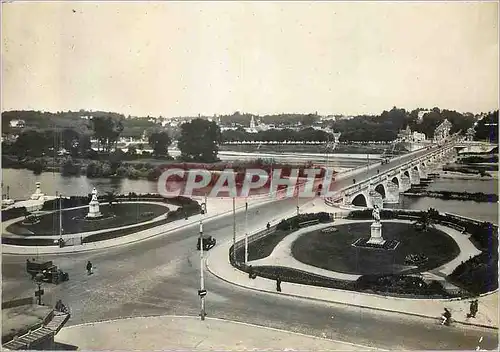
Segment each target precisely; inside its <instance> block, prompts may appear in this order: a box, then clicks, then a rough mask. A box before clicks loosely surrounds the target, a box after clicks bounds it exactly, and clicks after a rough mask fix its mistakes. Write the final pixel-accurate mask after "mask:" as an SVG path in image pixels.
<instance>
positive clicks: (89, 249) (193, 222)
mask: <svg viewBox="0 0 500 352" xmlns="http://www.w3.org/2000/svg"><path fill="white" fill-rule="evenodd" d="M272 201H274V199H272V200H270V202H272ZM263 203H267V201H263V202H262V203H261V202H259V203H256V204H253V205H250V204H249V205H248V208H249V209H251V208H253V207H255V206H257V205H259V204H263ZM244 208H245V206H244V205H243V206H240V207H237V208H236V209H235V210H236V212H238V211H239V210H241V209H244ZM232 212H233V211H232V210H228V211H226V212H224V213H220V214H215V215H212V216H207V217H205V218H204V219H203V221H208V220H212V219H214V218H217V217H223V216H227V215H228V214H230V213H232ZM194 216H196V215H194ZM181 221H182V220H181ZM198 222H199V221H198V220H196V221H191V222H188V223H187V224H186V223H184V224H182V225H179V226H176V227H173V228H171V229H168V230H166V231H163V232H159V233H156V234H154V235H151V236H147V237H144V238H139V239H136V240H132V241H130V242H125V243H117V244H113V245H110V246H104V247H99V248H87V249H80V250H66V251H57V252H49V253H40V251H41V249H40V248H38V247H37V246H15V247H22V248H33V253H37V254H38V253H40V254H41V255H61V254H76V253H84V252H90V251H98V250H103V249H109V248H114V247H118V246H124V245H129V244H133V243H137V242H140V241H145V240H148V239H151V238H153V237H156V236H161V235H165V234H168V233H170V232H173V231H176V230H179V229H180V228H184V227H186V228H187V227H190V226H193V225H196V224H197V223H198ZM156 227H157V226H156ZM154 228H155V227H152V228H151V229H154ZM146 230H148V229H146ZM146 230H144V231H146ZM127 236H130V235H125V236H122V237H127ZM117 238H120V237H117ZM110 240H111V241H112V240H114V239H110ZM99 242H104V241H98V242H95V243H99ZM5 246H8V245H4V244H2V251H1V252H2V254H8V255H21V256H26V255H32V254H33V253H31V252H29V253H28V252H27V253H12V252H8V251H6V248H7V249H8V248H9V247H5ZM47 247H50V248H54V247H53V246H47ZM72 247H77V246H69V247H64V248H68V249H69V248H72ZM78 247H80V248H81V245H80V246H78ZM55 248H58V247H55ZM42 250H43V249H42Z"/></svg>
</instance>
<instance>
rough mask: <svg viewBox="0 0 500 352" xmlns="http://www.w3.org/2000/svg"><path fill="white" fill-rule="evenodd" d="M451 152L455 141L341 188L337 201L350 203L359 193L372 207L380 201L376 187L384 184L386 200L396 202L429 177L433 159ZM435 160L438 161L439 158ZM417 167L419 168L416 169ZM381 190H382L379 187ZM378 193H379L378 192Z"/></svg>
mask: <svg viewBox="0 0 500 352" xmlns="http://www.w3.org/2000/svg"><path fill="white" fill-rule="evenodd" d="M450 152H451V153H453V152H454V144H453V143H450V144H449V145H446V146H444V147H442V148H440V149H438V150H433V151H431V152H429V153H427V154H425V155H422V156H420V157H418V158H416V159H413V160H409V161H407V162H405V163H403V164H401V165H397V166H396V165H395V166H394V168H392V169H389V170H385V171H383V172H381V173H379V174H377V175H374V176H371V177H369V178H367V179H364V180H362V181H360V182H358V183H356V184H353V185H350V186H347V187H346V188H344V189H342V190H340V191H339V192H337V194H336V200H335V201H338V200H340V199H342V200H343V203H344V204H348V203H350V202H352V200H354V198H355V197H356V196H357V195H359V194H363V196H364V197H365V198H366V202H367V205H368V207H371V206H372V205H373V203H374V202H375V203H377V202H378V197H377V195H376V194H374V193H373V192H376V191H375V189H376V188H377V186H379V185H381V184H382V185H383V186H384V187H383V191H384V192H385V193H386V194H385V196H386V197H385V202H386V203H392V202H396V199H398V200H399V192H404V191H406V190H408V189H409V188H410V187H411V185H412V184H419V183H420V179H421V178H425V177H427V171H428V169H429V166H428V165H430V164H432V159H436V157H438V156H443V157H445V156H447V155H448V154H449V153H450ZM429 161H431V162H429ZM434 161H435V162H437V160H434ZM422 163H425V164H426V166H425V167H424V166H423V165H422ZM415 167H416V168H417V170H415ZM405 173H407V175H405ZM394 178H396V179H397V181H398V183H397V184H396V183H394V182H393V180H394ZM379 191H382V190H380V189H379ZM396 192H397V193H396ZM376 193H377V194H379V193H378V192H376ZM329 201H330V202H333V200H332V198H330V199H329Z"/></svg>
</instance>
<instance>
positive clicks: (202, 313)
mask: <svg viewBox="0 0 500 352" xmlns="http://www.w3.org/2000/svg"><path fill="white" fill-rule="evenodd" d="M206 207H207V205H206V204H205V203H202V204H201V211H200V215H201V216H200V290H199V291H198V295H199V296H200V304H201V310H200V317H201V320H205V315H206V314H205V296H206V295H207V290H205V278H204V277H203V216H204V215H205V213H206Z"/></svg>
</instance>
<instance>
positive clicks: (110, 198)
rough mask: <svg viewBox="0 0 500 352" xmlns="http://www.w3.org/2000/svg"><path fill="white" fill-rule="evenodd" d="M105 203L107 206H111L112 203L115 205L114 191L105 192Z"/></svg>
mask: <svg viewBox="0 0 500 352" xmlns="http://www.w3.org/2000/svg"><path fill="white" fill-rule="evenodd" d="M106 201H107V202H108V204H109V205H113V203H116V193H115V192H114V191H107V192H106Z"/></svg>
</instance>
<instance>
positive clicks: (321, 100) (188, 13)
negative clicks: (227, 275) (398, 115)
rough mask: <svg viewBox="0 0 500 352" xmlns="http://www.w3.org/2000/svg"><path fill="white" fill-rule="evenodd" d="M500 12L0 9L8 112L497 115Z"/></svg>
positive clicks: (484, 7)
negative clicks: (441, 111)
mask: <svg viewBox="0 0 500 352" xmlns="http://www.w3.org/2000/svg"><path fill="white" fill-rule="evenodd" d="M498 56H499V48H498V3H497V2H472V3H470V2H469V3H465V2H458V1H453V2H448V3H443V2H440V3H438V2H436V3H429V2H427V3H414V2H407V3H403V2H397V3H390V2H351V3H340V2H320V3H308V2H274V3H273V2H147V3H139V2H111V1H109V2H84V3H83V2H76V1H75V2H71V1H65V2H12V3H3V4H2V111H7V110H14V109H16V110H42V111H52V112H56V111H66V110H72V111H76V110H79V109H86V110H104V111H113V112H118V113H123V114H125V115H133V116H146V115H150V116H159V115H162V116H165V117H171V116H195V115H198V114H202V115H209V116H211V115H213V114H232V113H233V112H235V111H240V112H242V113H243V112H248V113H255V114H261V115H262V114H274V113H282V112H293V113H314V112H318V113H319V114H321V115H330V114H347V115H358V114H379V113H380V112H382V111H383V110H389V109H391V108H392V107H393V106H397V107H403V108H406V109H409V110H411V109H414V108H417V107H423V108H432V107H434V106H438V107H440V108H446V109H452V110H457V111H461V112H473V113H478V112H482V111H491V110H494V109H498V104H499V103H498V99H499V91H498V90H499V89H498V85H499V81H498V69H499V62H498V61H499V60H498Z"/></svg>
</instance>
